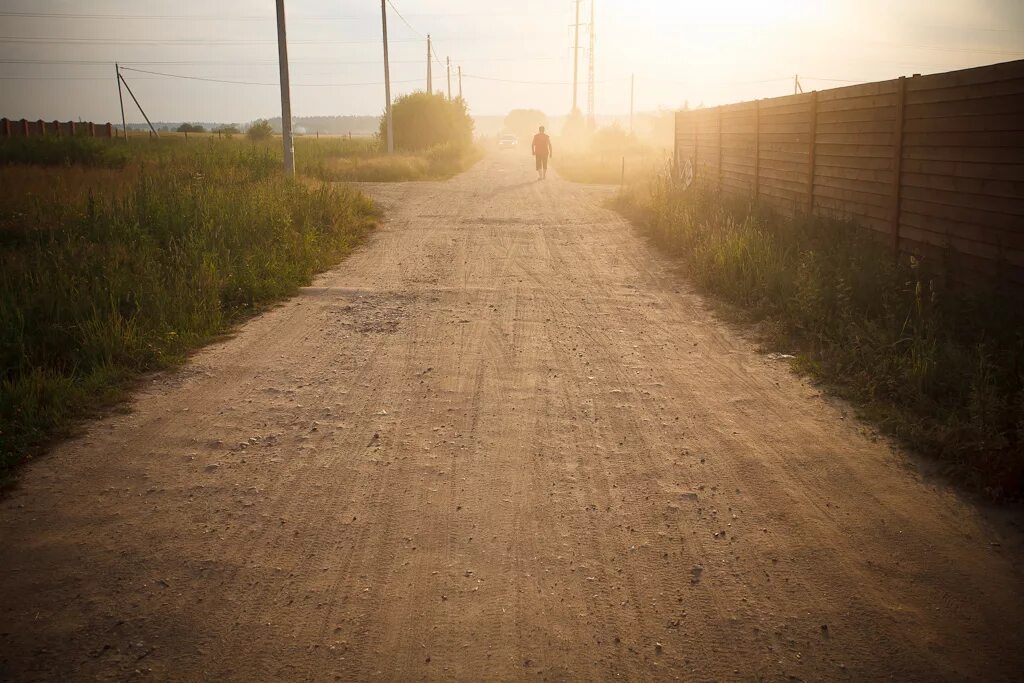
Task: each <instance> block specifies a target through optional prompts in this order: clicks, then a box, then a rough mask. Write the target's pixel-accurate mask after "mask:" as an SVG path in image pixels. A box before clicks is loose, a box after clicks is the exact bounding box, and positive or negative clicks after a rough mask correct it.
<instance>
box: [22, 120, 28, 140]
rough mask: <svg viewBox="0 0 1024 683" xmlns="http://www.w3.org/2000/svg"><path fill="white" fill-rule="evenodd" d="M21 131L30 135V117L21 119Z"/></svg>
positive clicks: (26, 135)
mask: <svg viewBox="0 0 1024 683" xmlns="http://www.w3.org/2000/svg"><path fill="white" fill-rule="evenodd" d="M21 132H22V133H23V134H24V135H25V137H28V119H22V120H21Z"/></svg>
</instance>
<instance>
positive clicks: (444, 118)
mask: <svg viewBox="0 0 1024 683" xmlns="http://www.w3.org/2000/svg"><path fill="white" fill-rule="evenodd" d="M391 117H392V126H393V128H394V134H395V149H399V150H402V151H403V152H419V151H423V150H425V149H429V148H431V147H436V146H438V145H452V146H455V147H469V146H470V145H471V144H472V142H473V119H472V118H471V117H470V115H469V112H468V111H467V109H466V103H465V101H463V100H462V99H458V98H457V99H454V100H449V99H447V98H446V97H444V96H443V95H435V94H431V93H426V92H414V93H410V94H408V95H403V96H402V97H399V98H398V99H397V100H395V103H394V104H393V105H392V106H391ZM380 139H381V140H382V141H383V142H384V143H385V144H386V143H387V139H388V132H387V117H386V116H381V118H380Z"/></svg>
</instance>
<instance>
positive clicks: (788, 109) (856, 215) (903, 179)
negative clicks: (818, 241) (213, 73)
mask: <svg viewBox="0 0 1024 683" xmlns="http://www.w3.org/2000/svg"><path fill="white" fill-rule="evenodd" d="M676 145H677V159H692V160H693V161H694V162H695V163H696V164H699V165H700V168H701V169H702V170H701V173H702V175H703V176H704V177H705V178H707V179H709V180H714V181H716V182H717V185H718V186H719V187H721V188H722V190H723V191H725V192H729V193H734V194H747V195H754V196H755V197H756V198H757V199H759V200H760V201H763V202H766V203H769V204H771V205H773V206H775V207H777V208H778V209H779V210H780V211H782V212H784V213H787V214H793V213H796V212H798V211H801V210H808V209H812V210H813V211H815V212H816V213H819V214H822V215H829V216H834V217H837V218H844V219H852V220H853V221H854V222H856V223H859V224H860V225H862V226H863V227H864V228H866V229H867V230H868V231H870V233H871V234H874V235H877V236H879V238H887V239H888V240H889V242H890V243H891V244H892V245H893V247H894V248H895V249H898V250H900V251H904V252H908V253H913V254H917V255H919V256H923V257H927V258H938V257H940V256H941V259H942V262H943V263H950V262H952V267H953V268H955V269H957V270H958V271H962V272H963V273H964V274H965V275H966V276H970V277H982V278H986V279H989V280H992V279H996V280H998V281H1000V282H1003V283H1010V284H1011V285H1013V286H1015V287H1016V286H1024V60H1018V61H1015V62H1008V63H1005V64H996V65H993V66H986V67H980V68H976V69H966V70H962V71H954V72H950V73H943V74H932V75H928V76H915V77H913V78H906V79H895V80H892V81H882V82H878V83H865V84H862V85H854V86H849V87H844V88H835V89H831V90H824V91H820V92H814V93H807V94H800V95H792V96H788V97H778V98H773V99H768V100H760V101H757V102H741V103H736V104H730V105H724V106H721V107H715V108H712V109H703V110H697V111H691V112H680V113H679V114H678V115H677V117H676ZM716 176H717V177H716Z"/></svg>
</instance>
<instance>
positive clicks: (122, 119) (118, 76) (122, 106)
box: [114, 62, 128, 143]
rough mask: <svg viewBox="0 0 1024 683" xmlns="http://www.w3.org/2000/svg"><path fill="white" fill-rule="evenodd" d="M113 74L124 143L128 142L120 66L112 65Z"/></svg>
mask: <svg viewBox="0 0 1024 683" xmlns="http://www.w3.org/2000/svg"><path fill="white" fill-rule="evenodd" d="M114 72H115V73H116V74H117V99H118V100H120V102H121V130H122V131H123V132H124V141H125V143H127V142H128V124H127V123H125V118H124V94H123V93H122V92H121V65H120V64H118V63H116V62H115V63H114Z"/></svg>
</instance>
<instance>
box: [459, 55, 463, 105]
mask: <svg viewBox="0 0 1024 683" xmlns="http://www.w3.org/2000/svg"><path fill="white" fill-rule="evenodd" d="M459 99H460V100H461V99H462V65H461V64H460V65H459Z"/></svg>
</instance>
